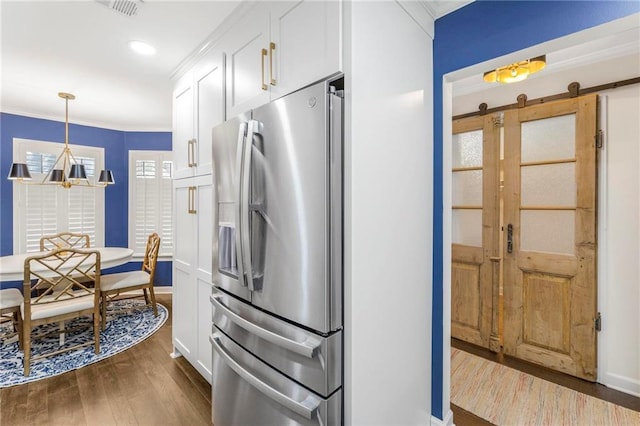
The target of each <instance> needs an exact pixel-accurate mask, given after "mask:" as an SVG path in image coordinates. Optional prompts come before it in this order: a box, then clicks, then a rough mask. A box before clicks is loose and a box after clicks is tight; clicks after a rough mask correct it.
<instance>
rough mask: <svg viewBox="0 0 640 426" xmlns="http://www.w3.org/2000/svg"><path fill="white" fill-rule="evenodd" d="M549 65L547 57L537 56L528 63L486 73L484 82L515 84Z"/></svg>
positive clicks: (520, 63) (521, 62)
mask: <svg viewBox="0 0 640 426" xmlns="http://www.w3.org/2000/svg"><path fill="white" fill-rule="evenodd" d="M546 64H547V58H546V55H542V56H536V57H535V58H531V59H527V60H526V61H520V62H516V63H514V64H511V65H507V66H506V67H500V68H498V69H495V70H493V71H487V72H485V73H484V77H483V79H484V81H486V82H487V83H495V82H498V83H515V82H516V81H522V80H524V79H525V78H527V77H529V75H530V74H533V73H534V72H538V71H540V70H541V69H543V68H544V67H545V65H546Z"/></svg>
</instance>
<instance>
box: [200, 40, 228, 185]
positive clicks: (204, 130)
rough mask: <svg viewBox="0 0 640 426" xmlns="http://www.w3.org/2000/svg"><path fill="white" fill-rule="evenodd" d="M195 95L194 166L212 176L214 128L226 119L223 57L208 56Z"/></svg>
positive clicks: (201, 62)
mask: <svg viewBox="0 0 640 426" xmlns="http://www.w3.org/2000/svg"><path fill="white" fill-rule="evenodd" d="M194 75H195V79H194V80H195V81H194V90H195V96H196V117H195V118H196V127H195V135H194V139H195V145H194V151H195V163H196V170H197V174H198V175H205V174H211V172H212V162H213V158H212V153H211V129H212V128H213V127H214V126H216V125H218V124H220V123H222V122H223V121H224V119H225V114H224V109H225V104H224V103H225V100H224V54H223V53H222V52H220V51H219V50H216V51H213V52H210V53H209V54H207V55H206V56H205V57H204V58H203V59H202V60H201V61H200V63H199V64H198V65H197V66H196V68H195V73H194Z"/></svg>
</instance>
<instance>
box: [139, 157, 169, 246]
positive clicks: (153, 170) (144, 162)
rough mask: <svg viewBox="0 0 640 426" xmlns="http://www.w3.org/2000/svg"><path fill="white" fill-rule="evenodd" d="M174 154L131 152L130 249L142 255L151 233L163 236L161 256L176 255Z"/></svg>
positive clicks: (161, 237)
mask: <svg viewBox="0 0 640 426" xmlns="http://www.w3.org/2000/svg"><path fill="white" fill-rule="evenodd" d="M171 157H172V153H171V151H129V248H130V249H133V251H134V256H143V255H144V251H145V247H146V245H147V238H148V237H149V234H151V233H153V232H157V233H158V235H159V236H160V253H159V255H160V256H172V255H173V225H172V223H171V222H172V207H171V206H172V204H171V184H172V180H171V179H172V178H173V162H172V161H171Z"/></svg>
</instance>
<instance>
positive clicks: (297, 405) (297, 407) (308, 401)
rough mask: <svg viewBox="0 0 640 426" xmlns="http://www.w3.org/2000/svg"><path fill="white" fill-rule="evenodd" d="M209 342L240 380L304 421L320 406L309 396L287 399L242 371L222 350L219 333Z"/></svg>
mask: <svg viewBox="0 0 640 426" xmlns="http://www.w3.org/2000/svg"><path fill="white" fill-rule="evenodd" d="M209 341H210V342H211V344H212V345H213V348H214V349H215V351H216V352H218V355H220V357H222V359H223V360H224V361H225V362H226V363H227V365H228V366H229V367H230V368H231V369H232V370H233V371H235V372H236V373H237V374H238V375H239V376H240V377H242V379H244V380H245V381H246V382H248V383H249V384H250V385H252V386H253V387H255V388H256V389H258V390H259V391H260V392H262V393H263V394H265V395H266V396H268V397H269V398H271V399H273V400H274V401H276V402H277V403H279V404H280V405H282V406H284V407H287V408H288V409H289V410H291V411H293V412H296V413H298V414H300V415H301V416H303V417H304V418H306V419H309V420H311V419H312V418H313V416H314V414H315V412H316V410H317V409H318V407H319V406H320V402H321V401H320V399H319V398H317V397H315V396H313V395H309V396H307V397H306V398H305V400H304V401H302V402H298V401H296V400H294V399H291V398H289V397H288V396H287V395H284V394H282V393H280V392H278V391H277V390H275V389H273V388H272V387H271V386H269V385H268V384H266V383H265V382H263V381H262V380H260V379H258V378H257V377H256V376H254V375H253V374H251V373H249V372H248V371H247V370H246V369H244V368H243V367H242V366H241V365H240V364H238V363H237V362H236V361H235V360H234V359H233V358H232V357H231V356H230V355H229V354H228V353H227V351H225V350H224V349H223V348H222V342H221V341H220V333H214V334H213V335H211V336H210V337H209Z"/></svg>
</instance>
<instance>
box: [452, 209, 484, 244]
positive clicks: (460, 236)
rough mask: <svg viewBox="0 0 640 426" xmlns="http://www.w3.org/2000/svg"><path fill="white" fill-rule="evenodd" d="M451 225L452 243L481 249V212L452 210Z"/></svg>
mask: <svg viewBox="0 0 640 426" xmlns="http://www.w3.org/2000/svg"><path fill="white" fill-rule="evenodd" d="M451 224H452V227H453V229H452V233H451V234H452V235H451V241H452V242H453V243H455V244H463V245H465V246H474V247H482V210H480V209H477V210H459V209H453V211H452V218H451Z"/></svg>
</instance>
